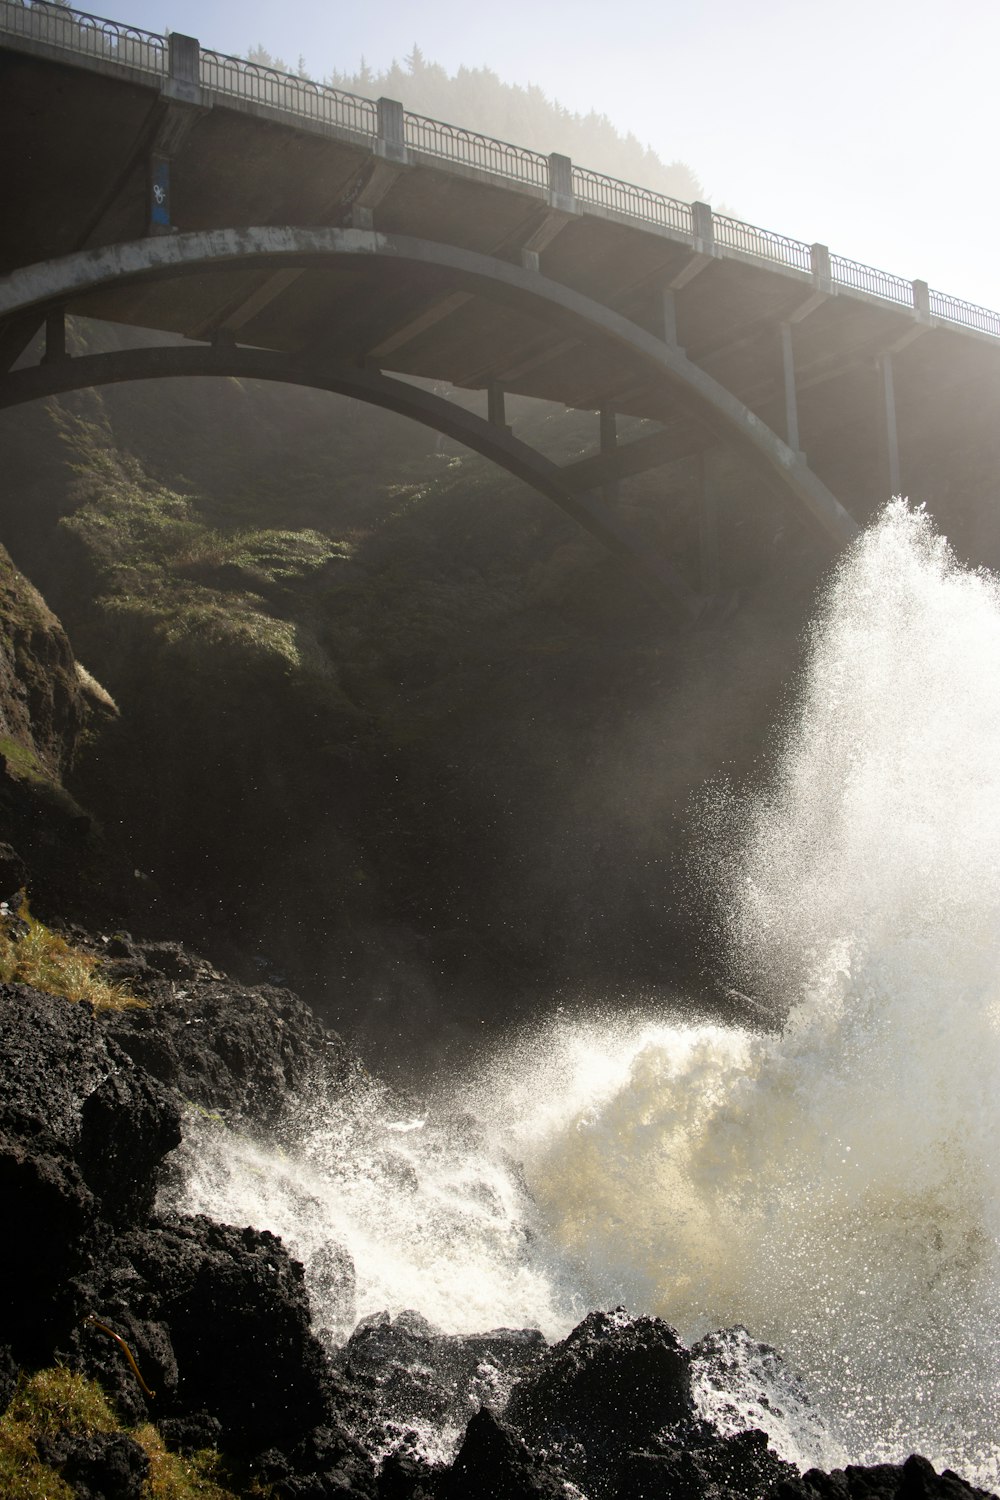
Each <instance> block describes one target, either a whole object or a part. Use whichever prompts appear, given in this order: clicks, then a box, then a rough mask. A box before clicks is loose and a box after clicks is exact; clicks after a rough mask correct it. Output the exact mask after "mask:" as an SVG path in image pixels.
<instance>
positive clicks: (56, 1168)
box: [0, 985, 180, 1362]
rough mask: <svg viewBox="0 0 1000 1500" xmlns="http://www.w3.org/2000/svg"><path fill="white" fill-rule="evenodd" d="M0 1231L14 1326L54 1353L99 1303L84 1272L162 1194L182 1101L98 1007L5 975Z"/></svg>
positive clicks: (0, 1005)
mask: <svg viewBox="0 0 1000 1500" xmlns="http://www.w3.org/2000/svg"><path fill="white" fill-rule="evenodd" d="M0 1057H2V1058H3V1060H4V1066H3V1068H2V1069H0V1192H2V1194H3V1201H4V1208H5V1221H6V1225H7V1232H6V1233H5V1234H4V1235H3V1236H2V1237H0V1286H2V1288H3V1298H4V1302H5V1304H6V1317H5V1320H4V1321H5V1327H6V1329H7V1336H8V1337H9V1339H10V1341H11V1343H12V1346H13V1348H14V1350H15V1353H16V1354H17V1355H18V1357H20V1358H23V1359H24V1360H25V1361H27V1362H31V1361H37V1360H39V1359H41V1358H44V1356H45V1354H46V1352H50V1351H51V1349H52V1347H53V1345H54V1343H55V1342H56V1340H58V1339H61V1338H65V1337H66V1336H67V1334H68V1331H69V1328H70V1326H71V1325H72V1323H73V1322H74V1321H75V1320H76V1319H77V1318H79V1317H81V1316H82V1315H83V1314H84V1313H85V1312H86V1311H88V1310H89V1309H88V1308H87V1306H86V1297H85V1293H84V1291H83V1290H82V1288H81V1286H80V1284H79V1281H78V1279H77V1278H79V1277H80V1276H81V1275H82V1274H83V1273H84V1272H85V1271H86V1270H87V1268H88V1266H90V1265H91V1264H92V1263H93V1262H94V1260H95V1257H97V1256H99V1255H100V1254H101V1253H102V1247H103V1246H104V1245H105V1244H106V1243H107V1242H108V1241H109V1240H110V1239H111V1238H113V1232H114V1229H115V1228H121V1227H123V1226H126V1225H128V1224H132V1223H135V1222H137V1221H139V1220H140V1219H141V1218H142V1217H143V1216H144V1215H145V1214H146V1213H147V1212H148V1210H149V1208H150V1207H151V1205H152V1201H153V1197H154V1194H155V1192H156V1184H157V1177H158V1172H159V1168H160V1165H161V1163H162V1161H163V1159H164V1157H165V1156H166V1154H167V1153H168V1152H169V1151H170V1150H171V1149H172V1148H173V1147H174V1146H176V1145H177V1144H178V1142H179V1140H180V1125H179V1115H178V1111H177V1109H176V1107H175V1106H174V1105H173V1103H172V1102H171V1101H170V1100H169V1098H168V1097H167V1096H166V1095H165V1094H164V1092H163V1090H162V1089H160V1088H159V1086H158V1085H157V1084H155V1083H154V1082H153V1081H152V1080H150V1079H149V1078H147V1077H146V1075H145V1074H144V1073H142V1072H141V1071H140V1070H137V1069H136V1068H135V1066H134V1065H133V1063H132V1061H131V1059H130V1058H128V1057H127V1056H126V1055H125V1054H124V1053H123V1052H122V1051H121V1050H120V1049H119V1048H118V1047H117V1046H116V1045H115V1044H114V1042H112V1041H110V1040H109V1039H108V1038H107V1037H106V1036H105V1034H104V1033H103V1032H102V1030H101V1028H100V1026H99V1024H98V1023H97V1021H96V1020H95V1018H94V1015H93V1013H92V1012H91V1010H90V1008H89V1007H88V1006H85V1005H75V1004H72V1003H71V1002H69V1001H67V1000H62V999H58V998H56V997H54V996H51V995H46V994H43V993H41V992H40V991H38V990H33V989H31V988H29V987H28V986H27V985H0Z"/></svg>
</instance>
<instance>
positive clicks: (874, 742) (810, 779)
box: [183, 502, 1000, 1488]
mask: <svg viewBox="0 0 1000 1500" xmlns="http://www.w3.org/2000/svg"><path fill="white" fill-rule="evenodd" d="M773 785H774V790H773V791H772V792H771V793H769V794H766V795H758V796H756V797H755V798H752V799H746V800H740V799H738V798H736V797H733V796H729V797H722V798H717V799H716V805H715V810H714V813H713V817H712V823H711V827H710V828H707V829H706V839H707V840H708V841H709V843H711V844H712V847H713V848H714V849H715V850H716V851H720V850H721V851H730V850H732V849H738V851H739V855H738V858H730V857H729V854H728V852H723V853H718V852H717V853H716V855H715V857H714V859H713V861H712V863H713V866H714V869H715V871H716V874H717V876H718V878H719V879H720V880H721V882H722V886H723V889H724V891H725V893H726V896H727V902H728V907H727V910H728V918H727V920H728V928H729V940H730V943H731V945H732V948H733V952H734V975H733V980H734V983H738V984H739V985H740V986H741V988H744V989H749V990H750V991H751V993H753V994H755V995H758V996H761V997H763V998H764V1002H765V1004H766V1005H767V1006H770V1007H772V1008H774V1007H778V1008H779V1009H780V1010H782V1011H784V1012H786V1013H787V1019H786V1021H785V1024H784V1026H783V1029H782V1030H781V1032H780V1034H779V1033H775V1032H772V1033H763V1032H762V1033H758V1034H755V1033H753V1032H750V1031H741V1030H735V1029H730V1028H725V1027H721V1026H711V1025H690V1024H685V1023H684V1022H683V1020H682V1019H680V1018H679V1017H676V1016H663V1015H660V1016H658V1017H654V1018H649V1017H645V1018H644V1017H642V1016H639V1015H629V1016H617V1017H614V1016H612V1017H606V1018H596V1019H593V1020H591V1021H589V1022H586V1023H580V1022H575V1021H570V1020H567V1019H565V1018H560V1019H557V1020H556V1021H555V1022H553V1023H552V1024H551V1025H550V1026H548V1027H545V1028H542V1029H540V1030H537V1031H535V1032H533V1033H532V1034H531V1035H526V1036H524V1037H522V1038H520V1039H519V1040H518V1041H517V1042H516V1043H515V1044H514V1045H512V1046H511V1047H509V1048H508V1049H507V1050H506V1051H505V1052H504V1053H503V1054H502V1055H500V1056H498V1057H496V1058H494V1059H493V1060H492V1061H491V1062H490V1063H489V1065H488V1066H485V1067H484V1068H483V1069H482V1070H481V1071H480V1073H479V1074H478V1075H477V1076H476V1077H472V1078H466V1079H460V1080H453V1081H451V1083H450V1084H449V1086H448V1088H447V1089H446V1090H445V1091H444V1094H445V1097H443V1098H440V1099H438V1100H430V1101H427V1104H426V1107H424V1106H421V1108H420V1112H419V1114H412V1113H408V1112H407V1110H406V1108H404V1107H401V1106H400V1105H398V1104H397V1105H395V1106H393V1105H392V1103H391V1101H390V1100H389V1099H388V1097H387V1096H385V1095H380V1094H379V1093H378V1091H377V1090H374V1091H373V1094H372V1098H371V1099H370V1100H369V1101H368V1103H367V1105H366V1106H365V1107H364V1108H360V1107H358V1106H356V1105H355V1106H353V1107H352V1109H351V1110H349V1111H347V1112H345V1111H344V1110H343V1109H341V1108H340V1107H339V1106H338V1107H337V1108H333V1109H332V1111H331V1112H329V1113H327V1114H326V1115H325V1116H320V1115H318V1114H317V1111H319V1110H327V1108H328V1107H327V1106H326V1105H325V1104H324V1103H323V1101H314V1102H313V1105H312V1117H311V1118H308V1117H307V1116H306V1115H304V1116H303V1119H302V1122H301V1131H300V1137H301V1138H300V1143H299V1147H298V1149H297V1151H296V1153H295V1155H294V1156H290V1157H288V1158H285V1159H280V1158H277V1157H275V1156H274V1155H273V1153H272V1154H271V1155H269V1156H267V1157H266V1159H265V1156H264V1155H263V1154H262V1153H261V1152H260V1150H259V1149H258V1148H256V1147H252V1146H251V1145H250V1144H249V1143H245V1142H244V1143H235V1144H234V1143H232V1142H231V1141H229V1140H228V1139H224V1138H223V1137H221V1136H218V1135H216V1136H215V1137H214V1138H213V1139H212V1141H209V1143H208V1144H206V1143H205V1140H204V1139H203V1140H202V1141H201V1142H199V1143H197V1145H196V1148H195V1149H194V1150H192V1151H191V1154H190V1155H191V1159H190V1161H189V1174H188V1179H187V1189H186V1193H185V1195H184V1198H183V1201H184V1205H185V1206H186V1207H188V1208H197V1209H201V1210H203V1211H206V1212H213V1213H215V1214H217V1215H218V1216H220V1217H235V1219H236V1220H237V1221H238V1222H246V1221H250V1220H252V1221H254V1222H256V1223H259V1224H261V1225H264V1226H266V1227H271V1228H274V1229H276V1230H277V1232H279V1233H281V1234H283V1235H284V1236H285V1237H286V1238H287V1239H288V1240H289V1241H290V1243H291V1244H292V1246H293V1248H295V1249H296V1250H297V1251H298V1253H300V1254H304V1255H305V1256H306V1258H307V1259H308V1257H309V1255H310V1254H312V1253H313V1251H314V1249H315V1248H316V1246H318V1245H319V1244H321V1243H322V1242H323V1239H324V1237H326V1238H329V1237H331V1236H332V1237H334V1238H336V1239H338V1240H341V1241H342V1242H343V1243H345V1244H347V1246H348V1247H349V1248H350V1250H351V1252H352V1254H353V1255H354V1258H355V1261H356V1263H357V1266H358V1271H359V1292H358V1301H357V1307H356V1309H355V1311H356V1313H357V1314H358V1315H359V1316H360V1315H361V1314H362V1313H364V1312H368V1311H375V1310H378V1309H379V1308H380V1307H386V1308H388V1309H389V1310H390V1311H398V1310H400V1309H401V1308H404V1307H416V1308H419V1309H420V1311H421V1312H423V1313H424V1314H425V1315H426V1316H427V1317H429V1318H430V1319H431V1320H432V1322H434V1323H436V1324H438V1325H439V1326H440V1327H442V1328H444V1329H448V1330H453V1331H456V1332H463V1331H465V1332H468V1331H473V1330H475V1329H485V1328H489V1327H495V1326H499V1325H505V1324H506V1325H518V1326H524V1325H532V1324H533V1325H536V1326H540V1327H542V1329H543V1330H544V1331H545V1332H546V1333H548V1334H549V1335H550V1336H551V1335H553V1334H558V1333H561V1332H563V1331H565V1330H566V1329H567V1328H568V1327H569V1326H570V1325H571V1323H572V1322H573V1321H574V1319H575V1318H576V1317H577V1316H579V1314H580V1312H581V1311H582V1310H583V1309H584V1308H585V1307H588V1306H598V1305H605V1306H613V1305H615V1304H616V1303H619V1302H624V1303H625V1304H626V1305H628V1306H629V1307H630V1308H631V1309H632V1311H633V1312H642V1311H655V1312H658V1313H660V1314H662V1315H663V1316H665V1317H666V1318H667V1319H669V1320H670V1321H671V1322H673V1323H674V1324H675V1325H677V1326H678V1327H679V1328H680V1330H681V1332H682V1334H684V1335H685V1336H686V1337H688V1338H694V1337H697V1336H698V1335H700V1334H701V1333H703V1332H705V1331H706V1330H708V1329H711V1328H716V1327H720V1326H725V1325H732V1324H735V1323H742V1324H745V1325H746V1326H747V1327H748V1328H749V1329H750V1330H751V1332H752V1334H753V1335H754V1337H755V1338H758V1339H762V1340H765V1341H766V1342H768V1343H770V1344H773V1345H775V1346H776V1347H777V1348H778V1349H779V1350H781V1351H782V1353H783V1354H784V1355H785V1356H786V1357H787V1358H788V1360H789V1361H790V1363H791V1365H792V1366H793V1367H794V1368H797V1369H798V1370H799V1371H800V1372H801V1374H802V1375H803V1376H804V1378H805V1383H806V1388H807V1389H808V1391H809V1392H810V1393H811V1395H812V1397H813V1398H814V1402H815V1403H816V1404H815V1405H813V1406H811V1407H810V1408H809V1412H808V1420H806V1418H805V1417H802V1419H801V1421H800V1420H799V1418H798V1417H797V1416H796V1414H795V1413H796V1408H795V1406H794V1402H793V1403H792V1404H791V1406H789V1405H788V1400H787V1392H786V1396H785V1398H784V1399H785V1407H783V1408H782V1411H783V1417H782V1421H783V1423H784V1426H783V1427H782V1428H781V1431H778V1430H777V1429H776V1430H775V1433H774V1436H775V1441H777V1442H778V1443H779V1444H780V1445H782V1447H783V1451H785V1452H786V1454H788V1455H790V1456H796V1442H797V1441H798V1439H797V1438H796V1435H795V1434H796V1430H798V1431H799V1435H800V1438H801V1442H800V1445H799V1449H798V1450H797V1454H798V1458H799V1460H800V1461H801V1462H803V1463H810V1462H814V1461H815V1459H816V1455H817V1453H818V1452H820V1451H822V1452H823V1453H824V1454H826V1455H827V1456H828V1457H829V1455H831V1454H836V1455H839V1456H842V1457H845V1458H850V1459H852V1460H854V1461H865V1460H874V1459H885V1458H894V1459H899V1458H903V1457H905V1456H906V1455H907V1454H909V1453H910V1452H911V1451H914V1450H918V1451H922V1452H923V1453H925V1454H926V1455H927V1456H928V1457H929V1458H931V1459H932V1460H933V1461H934V1462H935V1463H936V1464H938V1465H939V1466H940V1465H943V1464H950V1465H952V1466H953V1467H955V1468H957V1469H958V1470H959V1471H960V1472H961V1473H963V1474H964V1475H965V1476H966V1477H969V1478H971V1479H975V1480H977V1481H978V1482H980V1483H985V1484H988V1485H990V1486H992V1487H994V1488H996V1487H997V1483H998V1480H1000V1463H998V1449H997V1446H996V1444H995V1442H994V1438H993V1433H994V1432H995V1431H997V1430H1000V1428H998V1422H997V1417H998V1415H1000V1412H998V1409H997V1394H996V1393H997V1391H998V1388H1000V1378H998V1377H1000V1352H998V1341H997V1339H996V1337H995V1329H996V1328H997V1327H998V1326H1000V1319H998V1314H1000V1295H998V1287H1000V1277H998V1267H1000V1261H998V1235H1000V1192H998V1190H997V1172H996V1164H995V1159H994V1152H995V1150H996V1142H997V1140H998V1139H1000V1090H998V1088H997V1084H998V1079H1000V984H998V975H997V943H996V935H997V932H998V929H1000V593H998V589H997V584H996V582H995V581H994V580H993V579H992V578H991V577H988V576H986V575H982V574H975V573H969V572H965V571H963V570H961V569H960V568H958V567H957V566H956V564H955V563H954V560H953V559H952V558H951V556H950V554H949V552H948V550H947V547H946V545H945V544H944V543H943V542H942V541H941V540H940V539H939V538H937V537H935V535H934V533H933V530H932V528H931V526H930V523H929V522H928V521H927V520H926V518H925V517H923V516H922V515H921V514H919V513H914V512H912V511H911V510H909V509H908V508H907V507H906V506H905V505H904V504H903V503H901V502H895V503H894V504H893V505H892V506H890V507H889V508H888V510H887V511H886V512H885V514H884V515H883V516H882V518H881V519H880V520H879V522H878V523H877V524H876V525H875V526H874V527H873V528H872V529H870V530H869V532H868V533H866V535H865V536H864V537H863V538H862V539H861V540H860V542H859V543H858V544H857V545H856V547H855V548H854V549H853V550H852V552H851V553H850V555H849V556H848V557H847V559H846V560H845V562H844V563H843V565H842V566H841V568H840V570H839V572H838V574H837V576H836V578H835V580H834V583H833V585H832V588H831V590H830V593H829V595H828V597H827V599H826V601H825V604H824V606H823V609H822V611H821V613H820V617H819V619H818V621H817V623H816V625H815V626H814V628H813V632H812V637H811V653H810V660H809V663H808V666H807V669H806V671H805V674H804V678H803V681H802V683H801V692H800V702H799V707H798V709H797V711H796V714H795V716H794V718H793V719H791V720H790V721H789V724H788V726H786V732H785V744H784V748H783V749H781V750H780V751H779V753H778V754H777V757H776V761H775V776H774V783H773ZM713 841H714V842H713ZM462 1111H465V1112H466V1113H465V1115H464V1116H463V1114H462ZM470 1115H471V1117H472V1119H471V1121H470V1118H469V1116H470ZM477 1122H478V1123H477ZM202 1134H203V1136H205V1135H206V1134H207V1135H208V1136H211V1132H210V1130H209V1127H207V1126H205V1127H202ZM213 1141H214V1144H213ZM512 1158H513V1159H516V1161H517V1162H518V1163H520V1164H521V1165H520V1168H518V1167H515V1165H514V1163H513V1160H512ZM521 1171H523V1173H524V1176H525V1178H526V1183H527V1188H528V1189H529V1191H527V1192H526V1191H525V1188H524V1183H523V1182H522V1179H521V1175H520V1174H521ZM303 1204H305V1205H307V1207H305V1208H304V1207H303V1206H302V1205H303ZM317 1205H318V1206H317ZM339 1316H340V1318H341V1322H343V1321H344V1318H345V1317H346V1314H343V1313H341V1314H340V1315H339ZM321 1317H322V1313H321ZM329 1320H330V1321H333V1322H336V1319H335V1318H331V1319H329ZM758 1374H759V1372H757V1373H756V1374H753V1373H751V1375H750V1376H748V1377H747V1379H748V1380H749V1381H750V1384H749V1385H747V1390H748V1391H749V1390H751V1387H752V1386H753V1381H754V1380H756V1379H757V1375H758ZM796 1389H798V1388H797V1387H796ZM706 1399H708V1398H706ZM747 1399H748V1400H749V1397H748V1398H747ZM754 1401H756V1403H757V1405H756V1407H755V1408H754V1409H755V1410H756V1409H757V1408H759V1407H760V1402H759V1401H758V1400H757V1397H756V1396H754V1397H753V1400H751V1401H750V1405H751V1406H752V1405H753V1404H754ZM731 1404H732V1403H731ZM738 1407H739V1402H738V1401H736V1403H735V1406H734V1408H733V1409H734V1410H738ZM817 1407H818V1410H819V1411H821V1412H823V1413H824V1417H825V1422H824V1421H821V1420H820V1418H819V1417H818V1416H817ZM786 1408H787V1409H786ZM747 1409H748V1411H749V1406H748V1408H747ZM720 1410H721V1408H720ZM789 1412H790V1413H791V1414H790V1415H789ZM748 1420H749V1417H748ZM796 1424H798V1427H797V1425H796ZM817 1444H819V1448H817ZM824 1444H825V1445H826V1446H825V1447H824V1446H823V1445H824Z"/></svg>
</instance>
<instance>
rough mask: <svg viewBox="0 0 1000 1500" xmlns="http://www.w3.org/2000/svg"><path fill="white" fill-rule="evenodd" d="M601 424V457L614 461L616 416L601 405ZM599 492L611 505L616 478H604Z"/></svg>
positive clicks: (616, 443) (616, 437)
mask: <svg viewBox="0 0 1000 1500" xmlns="http://www.w3.org/2000/svg"><path fill="white" fill-rule="evenodd" d="M599 420H600V424H601V457H602V458H605V459H610V460H611V461H612V463H613V462H614V458H615V454H616V453H617V451H618V418H617V417H616V416H615V413H614V412H613V411H612V410H611V408H610V407H607V406H602V407H601V410H600V418H599ZM601 494H602V495H603V496H604V502H605V504H606V505H613V504H614V502H615V501H616V500H617V499H618V478H617V475H615V476H614V477H613V478H610V479H606V480H605V481H604V483H603V485H602V486H601Z"/></svg>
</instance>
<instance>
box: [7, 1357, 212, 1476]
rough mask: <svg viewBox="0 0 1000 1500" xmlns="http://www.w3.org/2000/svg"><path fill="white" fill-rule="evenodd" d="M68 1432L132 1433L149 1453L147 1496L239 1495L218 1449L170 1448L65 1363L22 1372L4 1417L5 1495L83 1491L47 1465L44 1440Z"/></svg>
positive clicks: (148, 1424) (96, 1386) (154, 1432)
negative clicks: (185, 1451) (226, 1480)
mask: <svg viewBox="0 0 1000 1500" xmlns="http://www.w3.org/2000/svg"><path fill="white" fill-rule="evenodd" d="M63 1431H68V1432H71V1433H73V1434H74V1435H80V1436H85V1437H90V1436H93V1435H94V1434H95V1433H98V1432H124V1433H127V1435H128V1436H129V1437H130V1438H132V1439H133V1440H134V1441H135V1442H137V1443H138V1444H139V1446H140V1448H142V1449H144V1450H145V1453H146V1455H147V1457H148V1458H149V1478H148V1479H147V1481H146V1483H145V1484H144V1486H143V1491H142V1493H143V1500H235V1492H234V1491H233V1490H231V1489H228V1488H226V1486H225V1484H223V1483H222V1482H220V1477H219V1476H220V1472H221V1460H220V1458H219V1455H218V1454H217V1453H215V1452H214V1451H212V1450H210V1449H205V1450H204V1451H202V1452H199V1453H195V1454H194V1455H193V1456H192V1457H190V1458H186V1457H182V1456H181V1455H180V1454H177V1453H168V1451H167V1449H166V1448H165V1447H164V1444H163V1439H162V1438H161V1437H160V1434H159V1432H158V1431H157V1430H156V1428H155V1427H154V1426H153V1424H152V1423H145V1424H143V1425H142V1426H141V1427H132V1428H128V1427H125V1426H124V1425H123V1424H122V1422H121V1421H120V1420H119V1419H118V1417H117V1416H116V1415H115V1412H114V1410H113V1408H112V1406H111V1404H110V1402H109V1401H108V1399H107V1397H106V1396H105V1394H104V1392H103V1391H102V1390H101V1388H100V1386H99V1385H97V1384H96V1383H95V1382H94V1381H92V1380H86V1379H85V1378H84V1377H83V1376H82V1375H76V1374H74V1373H73V1372H72V1371H70V1370H66V1369H63V1368H62V1367H61V1366H57V1367H55V1368H53V1369H49V1370H39V1371H38V1372H37V1373H36V1374H34V1375H31V1376H30V1377H27V1378H25V1377H22V1379H21V1383H20V1384H19V1386H18V1389H17V1392H16V1394H15V1396H14V1399H13V1401H12V1402H11V1404H10V1406H9V1407H8V1409H7V1412H6V1413H5V1415H4V1416H3V1417H0V1495H3V1496H4V1497H5V1500H72V1497H73V1495H74V1494H75V1493H76V1491H75V1490H74V1489H73V1488H72V1487H71V1486H70V1485H69V1484H67V1483H66V1481H65V1480H64V1479H62V1478H60V1476H59V1474H58V1472H57V1470H55V1469H52V1468H50V1467H49V1465H48V1464H44V1463H42V1461H41V1459H40V1458H39V1456H38V1449H37V1447H36V1443H37V1441H38V1439H39V1438H45V1437H54V1436H56V1435H57V1434H58V1433H60V1432H63Z"/></svg>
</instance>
